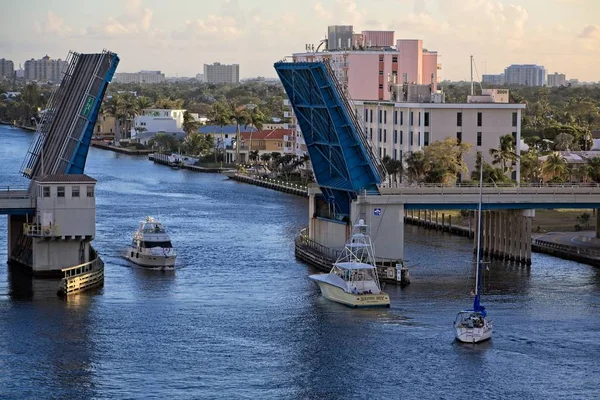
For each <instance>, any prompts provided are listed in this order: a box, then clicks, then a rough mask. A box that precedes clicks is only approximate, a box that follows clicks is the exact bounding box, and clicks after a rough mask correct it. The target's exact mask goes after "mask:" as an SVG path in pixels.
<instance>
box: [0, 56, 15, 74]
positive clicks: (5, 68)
mask: <svg viewBox="0 0 600 400" xmlns="http://www.w3.org/2000/svg"><path fill="white" fill-rule="evenodd" d="M14 73H15V64H13V62H12V61H10V60H6V59H4V58H0V79H12V77H13V74H14Z"/></svg>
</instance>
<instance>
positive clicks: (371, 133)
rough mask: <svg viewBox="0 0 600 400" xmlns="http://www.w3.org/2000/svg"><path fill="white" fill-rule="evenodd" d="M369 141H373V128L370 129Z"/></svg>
mask: <svg viewBox="0 0 600 400" xmlns="http://www.w3.org/2000/svg"><path fill="white" fill-rule="evenodd" d="M369 139H370V140H371V141H373V128H369Z"/></svg>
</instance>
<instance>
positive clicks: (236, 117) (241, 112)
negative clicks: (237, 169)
mask: <svg viewBox="0 0 600 400" xmlns="http://www.w3.org/2000/svg"><path fill="white" fill-rule="evenodd" d="M229 115H230V116H231V121H232V122H234V123H235V161H236V162H237V163H239V162H240V147H241V135H240V126H243V125H246V123H247V122H248V113H247V112H246V109H245V108H244V106H236V105H235V103H230V104H229Z"/></svg>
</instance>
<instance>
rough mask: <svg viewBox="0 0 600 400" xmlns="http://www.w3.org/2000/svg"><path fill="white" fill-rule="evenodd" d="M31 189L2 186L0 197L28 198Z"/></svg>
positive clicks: (0, 187)
mask: <svg viewBox="0 0 600 400" xmlns="http://www.w3.org/2000/svg"><path fill="white" fill-rule="evenodd" d="M26 198H29V190H28V189H27V188H26V187H20V186H0V199H26Z"/></svg>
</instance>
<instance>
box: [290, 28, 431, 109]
mask: <svg viewBox="0 0 600 400" xmlns="http://www.w3.org/2000/svg"><path fill="white" fill-rule="evenodd" d="M390 33H391V36H390V35H389V34H390ZM369 35H371V36H369ZM362 36H363V37H362V40H363V42H364V43H365V46H368V40H369V39H368V38H369V37H370V38H371V40H373V38H377V40H382V41H386V42H385V43H389V41H390V39H391V40H392V42H393V31H389V32H387V31H363V33H362ZM293 59H294V61H322V60H330V62H331V65H332V67H333V68H334V70H335V72H336V75H337V78H338V80H339V81H340V83H341V84H342V86H343V87H344V88H346V89H347V90H348V94H349V96H350V98H351V99H353V100H390V99H391V96H390V95H391V92H390V90H389V87H388V86H389V81H390V80H392V81H393V80H394V79H395V81H396V83H402V82H408V83H417V84H431V85H432V92H435V91H436V90H437V82H438V76H437V71H438V69H439V68H440V66H439V64H438V62H437V52H434V51H427V50H424V49H423V42H422V41H421V40H397V41H396V48H395V49H393V48H392V49H391V50H382V49H376V48H368V47H366V49H365V50H340V51H324V52H318V53H317V52H310V53H296V54H293Z"/></svg>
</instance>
